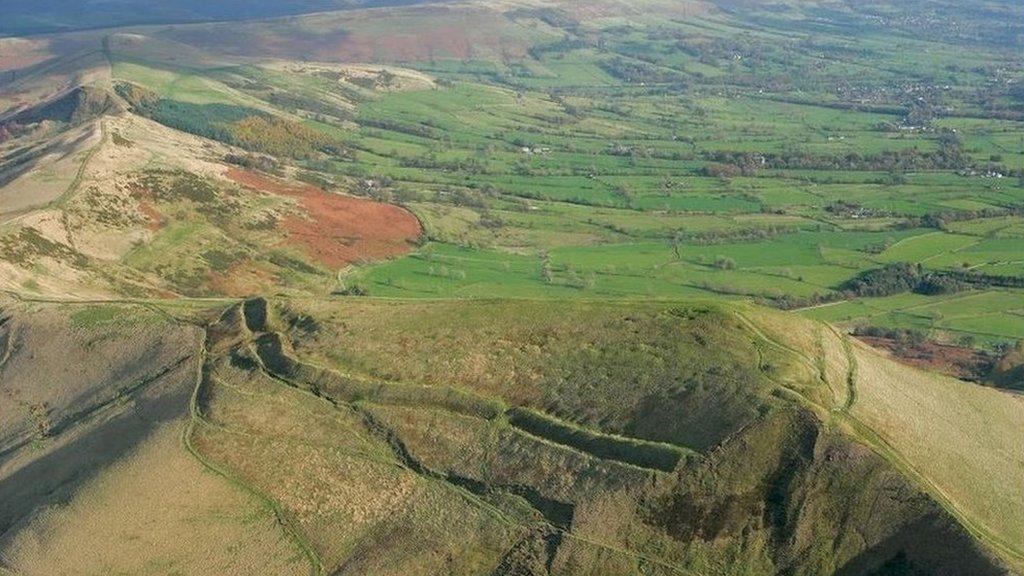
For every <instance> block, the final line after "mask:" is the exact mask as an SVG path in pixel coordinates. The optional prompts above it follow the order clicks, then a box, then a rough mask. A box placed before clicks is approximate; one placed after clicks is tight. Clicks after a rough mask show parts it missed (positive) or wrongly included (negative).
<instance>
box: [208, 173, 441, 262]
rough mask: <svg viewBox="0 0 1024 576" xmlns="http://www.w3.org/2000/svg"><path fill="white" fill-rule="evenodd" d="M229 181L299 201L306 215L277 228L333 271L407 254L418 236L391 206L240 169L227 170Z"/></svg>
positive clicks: (413, 223) (405, 214) (408, 217)
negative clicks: (281, 229) (286, 233)
mask: <svg viewBox="0 0 1024 576" xmlns="http://www.w3.org/2000/svg"><path fill="white" fill-rule="evenodd" d="M227 177H228V178H229V179H231V180H232V181H234V182H237V183H239V184H241V185H243V186H246V187H248V188H252V189H254V190H258V191H260V192H264V193H267V194H276V195H280V196H289V197H292V198H297V199H298V201H299V206H300V207H301V208H302V209H303V211H305V213H306V215H305V217H303V216H288V217H285V218H283V219H282V220H281V221H280V223H279V224H278V225H279V226H280V227H281V228H283V229H284V230H286V231H287V232H288V235H289V238H290V239H291V240H292V241H293V242H294V243H295V244H296V245H298V246H301V247H302V248H303V249H305V250H306V252H307V253H308V254H309V255H310V256H311V257H313V258H314V259H316V261H317V262H320V263H321V264H323V265H324V266H327V267H328V268H331V269H340V268H343V267H345V266H347V265H349V264H356V263H360V262H368V261H373V260H381V259H384V258H389V257H392V256H397V255H400V254H405V253H407V252H409V251H411V250H412V249H413V246H414V244H413V243H414V241H415V240H416V238H417V237H418V236H419V235H420V232H421V228H420V223H419V220H417V219H416V217H415V216H413V215H412V213H410V212H409V211H407V210H404V209H402V208H399V207H398V206H393V205H391V204H385V203H382V202H374V201H372V200H366V199H363V198H356V197H353V196H344V195H341V194H330V193H327V192H325V191H323V190H321V189H319V188H317V187H315V186H311V185H309V184H298V183H290V182H283V181H280V180H276V179H272V178H270V177H267V176H262V175H260V174H256V173H253V172H249V171H246V170H242V169H240V168H231V169H230V170H229V171H228V172H227Z"/></svg>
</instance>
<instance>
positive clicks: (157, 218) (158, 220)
mask: <svg viewBox="0 0 1024 576" xmlns="http://www.w3.org/2000/svg"><path fill="white" fill-rule="evenodd" d="M139 211H140V212H142V214H143V215H144V216H145V217H146V227H147V228H149V229H150V230H152V231H153V232H156V231H157V230H159V229H161V228H163V227H164V226H166V225H167V219H166V218H164V215H163V214H161V213H160V212H158V211H157V209H156V208H154V207H153V205H152V204H150V203H149V202H147V201H146V200H139Z"/></svg>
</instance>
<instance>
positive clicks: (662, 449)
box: [242, 299, 696, 472]
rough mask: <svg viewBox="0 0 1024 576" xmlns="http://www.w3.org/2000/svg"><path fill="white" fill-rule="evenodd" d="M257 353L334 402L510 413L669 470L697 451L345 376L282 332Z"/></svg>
mask: <svg viewBox="0 0 1024 576" xmlns="http://www.w3.org/2000/svg"><path fill="white" fill-rule="evenodd" d="M242 310H243V315H244V317H245V318H246V325H247V327H248V328H249V329H250V330H253V331H260V330H261V329H266V328H267V325H266V302H265V300H262V299H257V300H248V301H246V302H245V303H244V304H243V305H242ZM255 349H256V354H257V355H258V357H259V358H260V360H261V361H262V363H263V365H264V366H265V367H266V368H267V369H268V370H269V371H270V372H271V373H272V374H273V375H275V376H277V377H279V378H281V379H283V380H286V381H288V382H290V383H293V384H295V385H297V386H300V387H302V388H304V389H306V390H308V391H309V392H311V393H313V394H314V395H316V396H322V397H325V398H327V399H329V400H331V401H333V402H349V403H355V402H371V403H375V404H385V405H398V406H403V405H404V406H418V407H432V408H438V409H442V410H448V411H451V412H455V413H457V414H464V415H467V416H473V417H476V418H482V419H485V420H493V419H496V418H499V417H500V418H504V419H507V420H508V422H509V423H510V424H512V425H513V426H515V427H517V428H520V429H522V430H523V431H525V432H528V433H530V434H532V435H534V436H538V437H540V438H543V439H545V440H549V441H551V442H554V443H556V444H562V445H566V446H571V447H572V448H574V449H577V450H581V451H583V452H586V453H588V454H591V455H594V456H597V457H600V458H605V459H609V460H616V461H618V462H622V463H626V464H632V465H634V466H640V467H642V468H650V469H655V470H661V471H662V472H671V471H672V470H674V469H675V468H676V467H677V465H678V464H679V462H680V460H682V459H684V458H686V457H690V456H695V455H696V452H694V451H693V450H690V449H688V448H685V447H680V446H674V445H671V444H667V443H661V442H650V441H645V440H641V439H636V438H626V437H621V436H615V435H612V434H603V433H600V432H595V431H592V430H587V429H584V428H582V427H580V426H578V425H573V424H570V423H568V422H565V421H562V420H560V419H558V418H555V417H553V416H551V415H548V414H543V413H541V412H539V411H537V410H531V409H528V408H523V407H518V406H513V407H509V406H506V405H505V404H504V403H502V402H500V401H498V400H493V399H489V398H485V397H482V396H480V395H477V394H473V393H470V392H466V391H463V390H458V389H455V388H448V387H438V386H424V385H413V384H399V383H390V382H369V381H365V380H361V379H356V378H351V377H346V376H343V375H342V374H339V373H338V372H335V371H333V370H328V369H324V368H318V367H315V366H312V365H310V364H308V363H305V362H302V361H300V360H298V359H297V358H296V357H295V356H294V355H293V354H292V353H290V352H289V351H288V344H287V342H286V341H285V339H284V337H283V335H282V334H281V333H279V332H263V333H261V334H259V335H258V336H257V337H256V339H255Z"/></svg>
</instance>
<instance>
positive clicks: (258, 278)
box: [208, 259, 276, 298]
mask: <svg viewBox="0 0 1024 576" xmlns="http://www.w3.org/2000/svg"><path fill="white" fill-rule="evenodd" d="M275 283H276V280H275V278H274V275H273V274H271V273H270V272H267V271H266V270H264V269H263V268H260V267H259V264H257V263H256V262H253V261H252V260H248V259H247V260H240V261H238V262H235V263H234V264H232V265H231V266H229V267H228V269H227V270H225V271H223V272H214V273H211V274H210V278H209V281H208V285H209V287H210V289H211V290H213V291H214V292H216V293H217V294H223V295H225V296H231V297H234V298H242V297H245V296H251V295H253V294H259V293H260V292H261V291H263V290H265V289H266V287H267V286H273V285H274V284H275Z"/></svg>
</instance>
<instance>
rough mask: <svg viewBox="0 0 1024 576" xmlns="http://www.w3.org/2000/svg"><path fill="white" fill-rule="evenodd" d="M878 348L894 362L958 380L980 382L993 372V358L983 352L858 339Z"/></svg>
mask: <svg viewBox="0 0 1024 576" xmlns="http://www.w3.org/2000/svg"><path fill="white" fill-rule="evenodd" d="M858 338H859V339H860V340H861V341H862V342H864V343H866V344H869V345H871V346H873V347H875V348H878V349H880V350H884V351H886V352H888V353H889V354H890V355H891V356H892V357H893V358H894V359H896V360H899V361H900V362H902V363H904V364H907V365H909V366H914V367H916V368H922V369H925V370H930V371H932V372H939V373H940V374H946V375H948V376H954V377H956V378H960V379H962V380H979V379H981V378H983V377H984V376H985V375H987V374H988V372H989V371H990V370H991V369H992V357H991V356H989V355H988V354H986V353H985V352H983V351H981V350H976V349H974V348H968V347H966V346H954V345H952V344H939V343H938V342H924V343H921V344H908V343H904V342H900V341H899V340H897V339H895V338H882V337H879V336H858Z"/></svg>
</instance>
